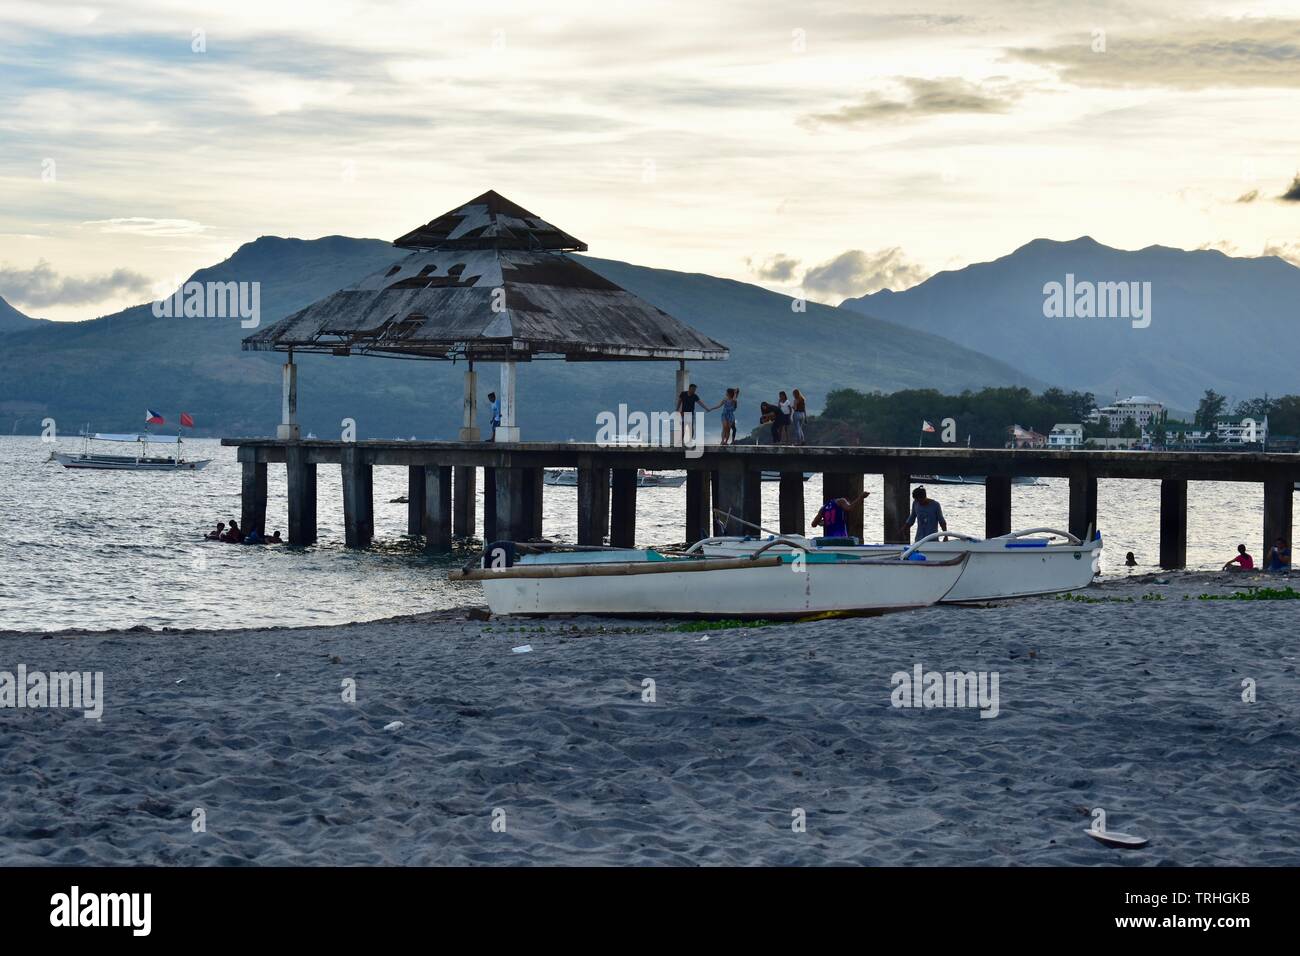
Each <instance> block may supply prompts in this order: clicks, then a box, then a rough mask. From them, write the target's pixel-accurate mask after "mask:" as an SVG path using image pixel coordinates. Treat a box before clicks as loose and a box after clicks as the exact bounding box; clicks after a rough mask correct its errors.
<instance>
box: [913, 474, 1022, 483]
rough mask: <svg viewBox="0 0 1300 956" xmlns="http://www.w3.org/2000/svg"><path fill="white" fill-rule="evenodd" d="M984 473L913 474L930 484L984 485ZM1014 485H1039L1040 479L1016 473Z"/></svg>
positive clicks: (914, 476)
mask: <svg viewBox="0 0 1300 956" xmlns="http://www.w3.org/2000/svg"><path fill="white" fill-rule="evenodd" d="M985 477H986V476H984V475H913V476H912V480H913V481H921V482H925V483H926V484H930V485H982V484H984V482H985ZM1011 483H1012V484H1013V485H1037V484H1040V482H1039V480H1038V479H1037V478H1035V477H1033V476H1032V475H1015V476H1013V477H1012V479H1011Z"/></svg>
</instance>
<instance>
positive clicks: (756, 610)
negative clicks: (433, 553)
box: [448, 542, 969, 619]
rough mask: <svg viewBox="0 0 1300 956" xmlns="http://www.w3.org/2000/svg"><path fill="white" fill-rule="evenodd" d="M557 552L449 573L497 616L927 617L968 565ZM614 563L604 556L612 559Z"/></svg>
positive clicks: (500, 547)
mask: <svg viewBox="0 0 1300 956" xmlns="http://www.w3.org/2000/svg"><path fill="white" fill-rule="evenodd" d="M599 553H600V552H598V551H588V552H578V553H577V554H576V555H575V554H574V553H568V552H556V553H549V554H543V555H536V556H529V557H527V558H526V559H525V560H520V561H518V562H516V561H515V560H514V557H515V545H513V543H510V542H494V543H493V544H492V545H490V546H489V547H488V548H487V550H486V551H485V552H484V555H483V559H482V563H481V565H480V566H479V567H465V568H461V569H458V570H454V571H451V572H450V573H449V575H448V577H449V578H450V580H452V581H478V582H480V583H481V584H482V586H483V594H484V596H485V597H486V598H487V602H488V607H489V608H490V609H491V611H492V613H493V614H502V615H510V614H518V615H569V614H599V615H607V616H616V617H687V618H715V619H716V618H750V619H753V618H763V619H798V618H805V617H810V616H816V615H819V614H853V615H858V614H883V613H885V612H888V611H904V610H912V609H915V608H922V607H929V606H930V605H932V604H935V603H937V602H938V601H939V600H941V599H942V598H943V597H944V595H946V594H947V593H948V591H950V590H951V589H952V587H953V585H955V584H956V583H957V581H958V579H959V578H960V577H961V573H962V570H963V568H964V567H965V565H966V562H967V560H969V558H968V556H967V555H965V554H958V555H953V556H951V557H949V558H946V559H937V560H907V561H903V560H899V559H898V558H897V557H884V558H876V557H870V558H861V557H853V556H850V555H841V554H833V553H821V554H818V553H811V552H805V551H802V550H800V549H798V548H795V549H794V550H793V551H791V550H786V551H785V552H784V553H781V552H777V551H775V550H772V549H759V550H758V551H756V552H755V553H753V554H751V555H748V556H745V557H738V558H708V557H704V556H703V555H683V556H668V555H665V554H662V553H660V552H658V551H655V550H653V549H648V550H643V551H638V550H633V549H617V550H616V551H615V552H614V553H613V554H610V555H609V556H605V555H604V554H602V556H601V557H599V558H594V559H593V558H592V557H591V556H592V555H595V554H599ZM606 554H608V553H606Z"/></svg>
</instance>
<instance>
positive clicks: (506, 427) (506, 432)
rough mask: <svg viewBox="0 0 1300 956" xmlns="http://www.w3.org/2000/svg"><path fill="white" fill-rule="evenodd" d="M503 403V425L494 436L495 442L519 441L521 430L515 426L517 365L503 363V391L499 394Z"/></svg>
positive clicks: (498, 396) (499, 426)
mask: <svg viewBox="0 0 1300 956" xmlns="http://www.w3.org/2000/svg"><path fill="white" fill-rule="evenodd" d="M497 398H498V399H499V400H500V402H501V424H500V425H498V426H497V428H496V431H495V432H494V433H493V435H492V440H493V441H499V442H514V441H519V428H518V427H517V426H516V425H515V363H514V362H502V363H501V391H500V392H499V393H498V394H497Z"/></svg>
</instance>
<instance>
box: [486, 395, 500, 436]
mask: <svg viewBox="0 0 1300 956" xmlns="http://www.w3.org/2000/svg"><path fill="white" fill-rule="evenodd" d="M488 407H489V408H491V409H492V422H491V424H490V425H489V426H488V441H496V440H497V428H498V427H499V426H500V425H501V403H500V402H499V401H497V393H496V392H488Z"/></svg>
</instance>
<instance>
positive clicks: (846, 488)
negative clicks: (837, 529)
mask: <svg viewBox="0 0 1300 956" xmlns="http://www.w3.org/2000/svg"><path fill="white" fill-rule="evenodd" d="M822 491H823V493H824V494H823V496H824V497H825V498H826V500H827V501H829V500H830V499H831V498H847V499H848V500H849V501H852V500H853V499H854V498H856V497H857V496H858V495H860V494H862V475H861V474H857V473H851V472H838V473H837V472H827V473H826V474H824V475H822ZM865 510H866V509H865V506H864V505H863V503H862V502H861V501H859V502H858V503H857V504H856V505H854V506H853V507H852V508H851V509H849V517H848V525H849V534H851V535H852V536H853V537H855V538H857V539H858V540H859V541H861V540H862V535H863V513H864V511H865Z"/></svg>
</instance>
